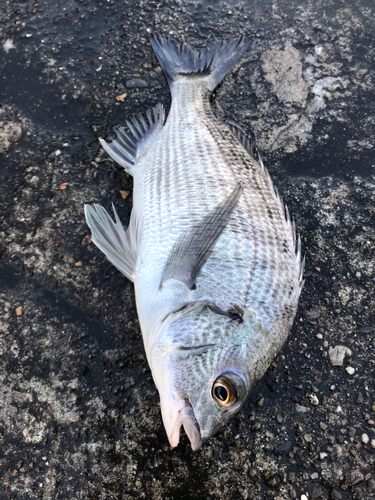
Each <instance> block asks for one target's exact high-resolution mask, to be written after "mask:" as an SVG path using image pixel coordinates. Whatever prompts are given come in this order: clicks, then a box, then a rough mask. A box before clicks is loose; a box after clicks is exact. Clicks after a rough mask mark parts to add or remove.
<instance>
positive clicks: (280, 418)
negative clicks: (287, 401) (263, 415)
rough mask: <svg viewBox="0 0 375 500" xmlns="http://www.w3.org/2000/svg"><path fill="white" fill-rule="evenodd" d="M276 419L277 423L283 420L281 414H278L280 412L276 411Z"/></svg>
mask: <svg viewBox="0 0 375 500" xmlns="http://www.w3.org/2000/svg"><path fill="white" fill-rule="evenodd" d="M276 420H277V423H278V424H281V423H282V421H283V416H282V415H280V413H278V414H277V417H276Z"/></svg>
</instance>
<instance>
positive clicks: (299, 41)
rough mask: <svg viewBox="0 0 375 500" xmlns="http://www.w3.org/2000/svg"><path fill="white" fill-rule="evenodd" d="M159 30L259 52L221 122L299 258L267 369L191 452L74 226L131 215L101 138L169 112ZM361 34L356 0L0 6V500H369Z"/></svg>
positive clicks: (374, 104) (120, 292)
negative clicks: (136, 119)
mask: <svg viewBox="0 0 375 500" xmlns="http://www.w3.org/2000/svg"><path fill="white" fill-rule="evenodd" d="M153 32H157V33H160V34H164V35H167V34H170V35H174V36H175V37H177V38H178V39H184V40H187V41H189V42H192V43H193V44H195V45H197V46H199V44H202V43H204V42H205V41H207V39H212V40H214V39H218V38H230V37H233V36H238V35H241V34H243V35H245V36H246V38H252V39H253V45H252V48H251V50H250V51H249V53H248V54H247V55H246V56H245V57H244V58H243V60H242V63H241V64H240V65H239V66H238V67H237V68H236V70H235V71H233V72H232V73H231V74H230V75H229V76H228V77H227V78H226V79H225V81H224V82H223V84H222V85H221V87H220V88H219V89H218V90H217V92H216V96H215V104H214V107H215V113H216V114H217V115H218V116H222V117H223V118H224V117H225V118H232V119H235V120H237V121H238V122H241V123H242V124H243V125H244V126H245V127H246V128H247V129H248V130H249V131H250V130H252V131H253V132H254V133H255V135H256V138H257V144H258V146H259V148H260V150H261V151H262V154H263V156H264V158H265V162H266V164H267V166H268V168H269V170H270V172H271V174H272V177H273V178H274V181H275V184H276V185H277V187H278V188H279V191H280V193H281V194H282V196H283V198H284V199H285V201H286V203H287V204H288V206H289V208H290V211H291V212H292V214H293V216H294V218H295V220H296V223H297V226H298V228H299V230H300V233H301V235H302V241H303V246H304V251H305V252H306V256H307V261H306V285H305V288H304V291H303V294H302V297H301V302H300V307H299V311H298V315H297V318H296V321H295V325H294V327H293V329H292V331H291V334H290V337H289V340H288V342H287V344H286V345H285V347H284V349H283V351H282V353H281V355H280V356H279V357H278V358H277V359H276V360H275V363H274V364H273V365H272V367H271V368H270V369H269V371H268V373H267V374H266V376H265V377H264V379H263V380H262V381H261V382H260V383H259V385H258V387H257V388H256V389H255V391H254V393H253V395H252V397H251V398H250V399H249V401H248V403H247V405H246V407H245V408H244V410H243V411H242V412H241V413H240V415H239V416H238V417H237V418H236V419H235V420H233V421H232V422H231V423H230V424H229V425H228V426H227V427H226V428H225V429H224V430H223V431H222V432H220V433H219V434H217V435H216V436H215V437H214V438H212V439H211V440H210V441H209V442H208V443H206V444H205V445H204V447H203V449H202V450H201V451H200V452H197V453H193V452H192V451H191V448H190V446H189V444H188V442H187V439H186V437H183V439H182V443H181V444H180V445H179V447H178V448H177V449H175V450H171V449H170V447H169V445H168V441H167V438H166V435H165V432H164V429H163V426H162V422H161V418H160V411H159V399H158V395H157V392H156V389H155V386H154V384H153V382H152V379H151V374H150V370H149V368H148V364H147V361H146V358H145V355H144V351H143V346H142V340H141V336H140V330H139V324H138V320H137V316H136V309H135V302H134V293H133V286H132V284H131V283H130V282H128V281H127V280H126V279H124V278H123V277H122V276H121V275H120V273H119V272H118V271H117V270H116V269H115V268H113V267H112V266H111V265H110V264H109V263H108V262H107V261H106V260H105V258H104V256H103V255H102V254H101V253H100V252H99V251H98V250H97V249H96V248H94V247H93V245H92V244H90V240H89V237H88V228H87V227H86V225H85V221H84V216H83V203H84V202H99V203H102V204H103V205H104V206H106V207H109V206H110V204H111V203H112V202H114V203H115V205H116V207H117V210H118V211H119V214H120V216H121V217H122V219H123V220H124V221H126V220H127V218H128V217H129V213H130V210H131V205H132V196H131V191H132V180H131V178H130V177H129V176H127V175H126V174H125V173H124V172H123V171H122V170H121V169H120V168H118V167H117V166H116V165H115V164H114V163H113V162H112V161H111V160H109V159H108V157H107V155H106V154H105V153H104V152H103V151H102V150H101V148H100V147H99V144H98V141H97V138H98V137H99V136H106V135H108V134H110V132H111V127H112V126H113V125H115V124H118V123H123V122H124V119H125V117H128V116H130V115H132V114H135V113H138V112H140V111H144V110H145V109H146V108H147V107H148V106H152V105H155V104H156V103H157V102H163V103H164V105H165V106H166V107H167V108H168V106H169V102H170V98H169V93H168V89H167V85H166V82H165V79H164V76H163V74H162V72H161V68H160V67H159V65H158V63H157V61H156V59H155V56H154V55H153V54H152V51H151V48H150V45H149V38H150V34H151V33H153ZM374 39H375V12H374V6H373V3H372V2H371V1H369V0H359V1H354V2H351V3H349V2H342V1H338V0H334V1H330V0H328V1H327V0H326V1H324V2H323V1H321V0H317V1H306V2H302V1H296V0H291V1H289V2H284V1H282V0H274V1H270V0H269V1H267V0H266V1H260V0H258V1H254V2H251V3H250V2H237V1H231V2H226V1H223V2H220V3H219V2H213V1H209V0H203V2H194V1H191V2H187V1H184V0H175V1H173V2H172V1H170V2H168V1H164V2H163V1H157V0H155V1H152V0H150V1H143V0H140V1H137V2H133V3H131V4H130V2H129V3H128V4H125V3H124V2H120V1H117V0H109V1H104V0H103V1H101V2H100V1H94V2H93V1H86V0H81V1H78V0H76V1H72V0H66V1H65V2H49V3H47V2H39V1H38V0H36V1H35V2H31V1H30V0H25V1H18V2H15V1H13V2H2V3H1V5H0V54H1V58H0V78H1V94H0V105H1V106H0V311H1V314H0V471H1V482H0V498H1V499H3V498H4V499H30V500H33V499H41V500H46V499H63V500H66V499H87V500H94V499H100V500H102V499H103V500H104V499H116V500H117V499H124V500H125V499H126V500H128V499H129V500H130V499H133V498H147V499H149V498H150V499H155V500H156V499H179V500H180V499H193V498H197V499H215V498H220V499H237V498H238V499H242V498H244V499H254V500H255V499H256V500H263V499H268V498H271V499H272V498H273V499H275V500H276V499H278V500H281V499H283V500H284V499H289V498H292V499H293V498H298V499H301V498H302V500H305V498H307V499H308V500H310V499H312V500H314V499H328V498H332V499H338V500H339V499H366V500H367V499H375V471H374V468H375V423H374V421H375V387H374V369H375V364H374V363H375V299H374V292H373V290H374V279H375V269H374V248H375V224H374V222H375V221H374V219H375V217H374V212H375V208H374V207H375V168H374V165H375V154H374V141H373V137H374V123H375V118H374V108H375V99H374V97H375V95H374V88H375V64H374V55H375V49H374V41H375V40H374ZM335 346H344V347H347V348H349V351H346V352H347V354H346V356H345V358H344V361H343V365H342V366H339V367H335V366H333V365H332V363H331V362H330V355H329V350H330V348H333V347H335ZM353 370H354V371H353ZM303 495H305V497H304V496H303Z"/></svg>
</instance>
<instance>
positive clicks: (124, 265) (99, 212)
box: [85, 204, 141, 281]
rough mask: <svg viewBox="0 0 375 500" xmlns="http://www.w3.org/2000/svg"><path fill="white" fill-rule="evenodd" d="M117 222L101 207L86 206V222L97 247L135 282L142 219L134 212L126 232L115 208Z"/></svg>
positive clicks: (94, 205)
mask: <svg viewBox="0 0 375 500" xmlns="http://www.w3.org/2000/svg"><path fill="white" fill-rule="evenodd" d="M113 212H114V214H115V222H114V221H113V219H112V217H111V216H110V215H109V214H108V212H107V211H106V210H105V209H104V208H103V207H102V206H101V205H96V204H93V205H85V217H86V222H87V225H88V226H89V228H90V229H91V233H92V240H93V242H94V243H95V245H96V246H97V247H98V248H99V249H100V250H101V251H102V252H103V253H104V254H105V255H106V256H107V258H108V260H109V261H110V262H111V263H112V264H113V265H114V266H115V267H117V269H118V270H119V271H121V272H122V273H123V274H124V275H125V276H126V277H127V278H129V279H130V280H131V281H134V274H135V267H136V264H137V253H138V245H139V239H140V232H141V227H140V219H139V217H138V215H137V214H136V212H135V211H134V209H133V211H132V214H131V217H130V223H129V227H128V229H127V230H126V231H125V229H124V227H123V225H122V224H121V221H120V219H119V216H118V215H117V212H116V210H115V207H114V206H113Z"/></svg>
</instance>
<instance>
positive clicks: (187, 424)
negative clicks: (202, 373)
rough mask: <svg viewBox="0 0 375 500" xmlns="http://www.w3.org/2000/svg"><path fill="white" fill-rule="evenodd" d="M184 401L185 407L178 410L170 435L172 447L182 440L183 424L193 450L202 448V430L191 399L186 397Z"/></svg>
mask: <svg viewBox="0 0 375 500" xmlns="http://www.w3.org/2000/svg"><path fill="white" fill-rule="evenodd" d="M184 402H185V405H184V406H183V408H181V409H180V410H178V414H177V418H176V421H175V424H174V426H173V428H172V432H171V433H170V434H169V435H168V439H169V443H170V445H171V446H172V448H175V447H176V446H177V445H178V443H179V441H180V431H181V427H182V426H183V427H184V430H185V433H186V435H187V437H188V438H189V441H190V444H191V448H192V450H193V451H197V450H199V449H200V448H201V446H202V444H203V441H204V439H203V438H202V436H201V430H200V427H199V424H198V421H197V419H196V417H195V414H194V410H193V407H192V405H191V403H190V401H189V400H188V398H186V397H185V398H184Z"/></svg>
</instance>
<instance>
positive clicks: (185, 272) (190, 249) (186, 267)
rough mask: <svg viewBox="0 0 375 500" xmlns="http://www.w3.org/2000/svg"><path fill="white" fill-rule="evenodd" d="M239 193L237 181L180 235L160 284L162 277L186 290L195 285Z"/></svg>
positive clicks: (162, 281)
mask: <svg viewBox="0 0 375 500" xmlns="http://www.w3.org/2000/svg"><path fill="white" fill-rule="evenodd" d="M241 193H242V186H241V185H240V184H238V185H237V186H236V187H235V188H234V190H233V191H232V193H231V194H230V195H229V196H228V197H227V198H226V199H225V200H224V201H222V202H221V203H219V205H217V207H215V208H214V209H213V210H212V211H211V212H209V213H208V214H207V215H206V216H205V217H204V218H203V219H202V220H201V221H199V222H198V223H197V224H195V225H194V226H193V227H192V228H191V229H190V231H188V232H187V233H186V234H183V235H182V236H181V238H180V239H179V240H178V241H177V242H176V243H175V245H174V246H173V248H172V250H171V252H170V254H169V257H168V260H167V263H166V265H165V268H164V271H163V274H162V277H161V281H160V287H162V285H163V283H164V281H166V280H168V279H170V278H174V279H177V280H179V281H181V282H182V283H184V284H185V285H186V286H187V287H188V288H189V290H192V289H193V288H194V285H195V280H196V278H197V276H198V274H199V272H200V271H201V269H202V267H203V266H204V264H205V263H206V261H207V259H208V257H209V256H210V253H211V252H212V250H213V248H214V246H215V244H216V242H217V240H218V239H219V237H220V235H221V233H222V232H223V230H224V228H225V226H226V225H227V223H228V220H229V217H230V215H231V213H232V212H233V210H234V209H235V207H236V205H237V202H238V200H239V198H240V196H241Z"/></svg>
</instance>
